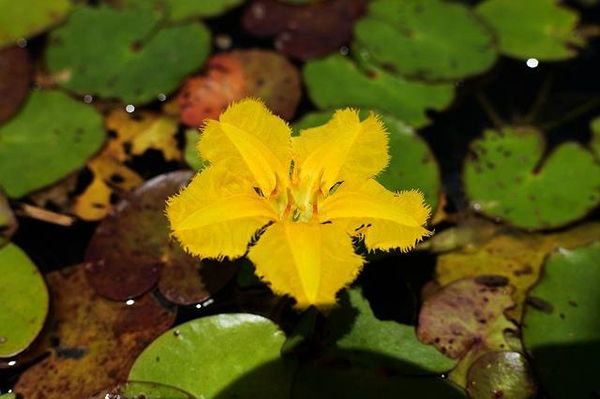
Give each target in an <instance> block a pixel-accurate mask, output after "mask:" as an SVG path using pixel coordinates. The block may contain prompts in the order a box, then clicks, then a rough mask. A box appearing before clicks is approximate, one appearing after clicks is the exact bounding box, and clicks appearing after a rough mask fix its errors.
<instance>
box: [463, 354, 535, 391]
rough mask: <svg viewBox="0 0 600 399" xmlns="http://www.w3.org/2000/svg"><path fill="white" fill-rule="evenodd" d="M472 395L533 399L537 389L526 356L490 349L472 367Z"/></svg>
mask: <svg viewBox="0 0 600 399" xmlns="http://www.w3.org/2000/svg"><path fill="white" fill-rule="evenodd" d="M467 391H468V392H469V397H471V398H472V399H496V398H510V399H530V398H532V397H534V395H535V392H536V387H535V384H534V382H533V380H532V377H531V373H530V371H529V365H528V363H527V359H525V356H523V355H522V354H521V353H519V352H507V351H503V352H489V353H486V354H485V355H483V356H481V357H480V358H479V359H477V361H476V362H475V363H473V365H472V366H471V368H470V369H469V376H468V383H467Z"/></svg>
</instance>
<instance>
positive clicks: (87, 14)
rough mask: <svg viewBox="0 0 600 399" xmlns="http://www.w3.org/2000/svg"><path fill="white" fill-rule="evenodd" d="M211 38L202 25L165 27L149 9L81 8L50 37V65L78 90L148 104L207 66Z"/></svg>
mask: <svg viewBox="0 0 600 399" xmlns="http://www.w3.org/2000/svg"><path fill="white" fill-rule="evenodd" d="M90 26H93V27H94V29H90ZM209 36H210V34H209V32H208V30H207V29H206V28H205V27H204V26H203V25H201V24H200V23H191V24H187V25H179V26H172V27H161V26H160V14H158V13H156V12H154V11H153V10H151V9H148V8H140V9H133V10H132V9H122V10H117V9H113V8H110V7H107V6H100V7H97V8H92V7H80V8H78V9H77V10H75V11H74V12H73V13H72V14H71V16H70V17H69V20H68V21H67V22H66V23H65V24H64V25H63V26H61V27H60V28H58V29H56V30H55V31H53V32H52V34H51V35H50V39H49V41H50V43H49V46H48V49H47V54H46V57H47V64H48V68H49V70H50V72H51V73H53V74H54V75H55V76H56V79H57V80H58V81H59V83H60V84H62V86H63V87H65V88H67V89H69V90H72V91H74V92H76V93H79V94H95V95H98V96H100V97H117V98H120V99H122V100H123V101H126V102H130V103H133V104H138V103H145V102H148V101H152V100H154V99H156V98H157V96H158V95H159V94H161V93H165V94H166V93H169V92H171V91H173V90H174V89H175V88H176V87H177V86H178V84H179V83H180V81H181V80H182V79H183V77H185V76H186V75H188V74H189V73H190V72H192V71H194V70H195V69H197V68H199V67H200V66H201V65H202V62H203V61H204V59H205V58H206V56H207V54H208V51H209V42H210V39H209ZM98 38H102V40H99V39H98ZM99 46H101V47H99ZM182 49H183V50H182ZM108 55H109V56H108Z"/></svg>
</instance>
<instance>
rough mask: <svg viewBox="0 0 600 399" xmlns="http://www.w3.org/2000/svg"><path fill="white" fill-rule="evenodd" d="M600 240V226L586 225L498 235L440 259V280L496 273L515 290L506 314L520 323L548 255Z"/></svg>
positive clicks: (445, 282) (445, 283)
mask: <svg viewBox="0 0 600 399" xmlns="http://www.w3.org/2000/svg"><path fill="white" fill-rule="evenodd" d="M598 237H600V224H596V223H593V224H587V225H583V226H579V227H576V228H574V229H571V230H567V231H565V232H561V233H555V234H549V235H541V234H535V235H534V234H524V233H519V232H514V231H513V232H511V233H505V234H498V235H497V236H495V237H493V238H491V239H490V240H489V241H488V242H485V243H484V244H483V245H481V246H480V247H478V248H472V247H470V248H466V249H465V250H462V251H456V252H451V253H448V254H444V255H441V256H440V257H438V261H437V266H436V274H437V281H438V282H439V283H440V284H442V285H447V284H450V283H451V282H453V281H456V280H460V279H462V278H465V277H477V276H481V275H490V274H495V275H499V276H503V277H505V278H507V279H508V280H509V281H510V284H511V285H512V286H513V287H514V288H515V290H514V292H513V293H512V297H513V300H514V302H515V307H514V308H512V309H509V310H508V311H507V314H508V315H510V316H511V317H512V318H513V319H515V320H517V321H520V320H521V316H522V311H523V306H524V304H525V298H526V296H527V292H528V291H529V289H530V288H531V287H532V286H533V284H535V282H536V281H537V280H538V277H539V275H540V269H541V267H542V264H543V263H544V259H545V258H546V256H547V255H548V254H549V253H551V252H553V251H554V250H556V249H558V248H575V247H578V246H581V245H586V244H589V243H590V242H592V241H594V240H596V239H597V238H598Z"/></svg>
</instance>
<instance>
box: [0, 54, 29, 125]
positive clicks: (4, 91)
mask: <svg viewBox="0 0 600 399" xmlns="http://www.w3.org/2000/svg"><path fill="white" fill-rule="evenodd" d="M31 79H32V68H31V61H30V58H29V54H28V53H27V50H25V49H22V48H19V47H16V46H15V47H8V48H5V49H3V50H0V123H2V122H4V121H6V120H8V119H9V118H10V117H11V116H13V115H14V114H15V113H16V112H17V111H18V110H19V107H20V106H21V104H22V103H23V101H24V100H25V97H27V94H28V93H29V88H30V86H31Z"/></svg>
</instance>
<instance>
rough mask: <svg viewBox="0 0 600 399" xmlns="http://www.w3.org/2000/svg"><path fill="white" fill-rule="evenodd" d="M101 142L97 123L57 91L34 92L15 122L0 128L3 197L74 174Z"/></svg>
mask: <svg viewBox="0 0 600 399" xmlns="http://www.w3.org/2000/svg"><path fill="white" fill-rule="evenodd" d="M103 140H104V130H103V128H102V118H101V117H100V115H99V114H98V113H97V112H96V110H94V108H92V107H91V106H89V105H86V104H83V103H80V102H77V101H75V100H73V99H72V98H70V97H69V96H67V95H65V94H63V93H60V92H58V91H34V92H33V93H32V94H31V96H30V97H29V99H28V101H27V103H26V104H25V108H24V109H23V110H22V111H21V112H20V113H19V115H18V117H16V118H13V119H11V120H10V121H9V122H8V123H6V124H4V125H2V126H0V186H2V187H3V188H4V190H5V192H6V194H7V195H8V196H9V197H12V198H18V197H22V196H23V195H25V194H27V193H29V192H31V191H33V190H36V189H39V188H42V187H44V186H46V185H49V184H51V183H54V182H56V181H58V180H59V179H60V178H62V177H64V176H66V175H68V174H69V173H70V172H72V171H74V170H76V169H78V168H80V167H81V166H82V165H83V164H84V163H85V161H86V160H87V159H88V158H89V157H90V156H91V155H92V154H94V153H95V152H96V151H97V150H98V149H99V148H100V146H101V144H102V141H103Z"/></svg>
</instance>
